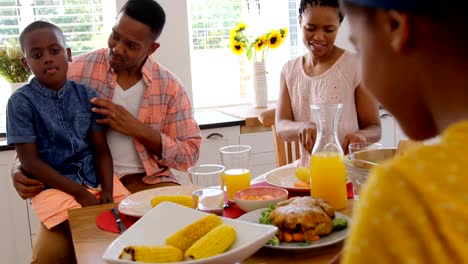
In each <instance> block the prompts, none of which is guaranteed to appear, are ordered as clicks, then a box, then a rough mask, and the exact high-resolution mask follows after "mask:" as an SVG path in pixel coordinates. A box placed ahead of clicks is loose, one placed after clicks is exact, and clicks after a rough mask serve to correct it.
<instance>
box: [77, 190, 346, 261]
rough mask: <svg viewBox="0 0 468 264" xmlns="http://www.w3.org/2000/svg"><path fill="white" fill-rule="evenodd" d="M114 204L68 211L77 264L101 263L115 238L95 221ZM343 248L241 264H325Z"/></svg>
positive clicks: (267, 252)
mask: <svg viewBox="0 0 468 264" xmlns="http://www.w3.org/2000/svg"><path fill="white" fill-rule="evenodd" d="M116 205H117V204H103V205H96V206H90V207H84V208H79V209H73V210H70V211H69V213H68V215H69V223H70V229H71V233H72V239H73V246H74V248H75V255H76V259H77V261H78V264H88V263H89V264H101V263H105V261H104V260H103V259H102V255H103V254H104V251H105V250H106V248H107V247H108V246H109V245H110V244H111V242H112V241H113V240H114V239H115V238H117V237H118V236H119V234H116V233H112V232H108V231H104V230H101V229H100V228H99V227H98V226H97V225H96V217H97V216H98V215H99V214H100V213H102V212H104V211H105V210H109V209H110V208H112V207H115V206H116ZM353 206H354V200H352V199H351V200H348V204H347V208H346V209H344V210H340V211H339V212H341V213H343V214H345V215H348V216H351V213H352V209H353ZM342 247H343V242H338V243H336V244H333V245H330V246H326V247H320V248H315V249H310V250H306V251H300V252H297V251H285V250H275V249H270V248H262V249H260V250H259V251H257V252H256V253H255V254H253V255H252V256H250V257H248V258H247V259H245V260H244V261H242V262H241V263H242V264H266V263H268V264H283V263H295V264H306V263H307V264H321V263H328V262H329V261H330V260H331V259H332V258H333V257H334V256H335V255H336V254H338V252H340V250H341V249H342Z"/></svg>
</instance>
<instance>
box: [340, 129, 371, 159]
mask: <svg viewBox="0 0 468 264" xmlns="http://www.w3.org/2000/svg"><path fill="white" fill-rule="evenodd" d="M351 143H364V144H365V143H367V138H366V135H364V133H362V132H361V131H356V132H354V133H351V134H348V135H346V136H345V138H344V140H343V145H342V147H343V152H344V153H345V154H347V153H348V146H349V144H351Z"/></svg>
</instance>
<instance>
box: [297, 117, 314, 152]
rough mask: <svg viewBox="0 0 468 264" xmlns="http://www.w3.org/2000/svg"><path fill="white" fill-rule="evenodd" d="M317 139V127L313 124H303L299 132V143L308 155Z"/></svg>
mask: <svg viewBox="0 0 468 264" xmlns="http://www.w3.org/2000/svg"><path fill="white" fill-rule="evenodd" d="M316 137H317V127H316V126H315V124H314V123H305V124H304V125H303V126H302V128H301V129H300V130H299V142H300V143H301V144H302V145H303V146H304V147H305V149H306V150H307V151H308V152H309V153H310V152H311V151H312V148H313V147H314V144H315V139H316Z"/></svg>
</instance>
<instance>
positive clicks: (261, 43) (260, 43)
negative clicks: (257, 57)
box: [255, 35, 267, 51]
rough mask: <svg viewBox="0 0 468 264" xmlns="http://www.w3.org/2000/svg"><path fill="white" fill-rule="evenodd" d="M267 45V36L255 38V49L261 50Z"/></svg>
mask: <svg viewBox="0 0 468 264" xmlns="http://www.w3.org/2000/svg"><path fill="white" fill-rule="evenodd" d="M266 45H267V37H266V36H265V35H261V36H260V37H258V38H257V39H256V40H255V51H261V50H262V49H263V48H265V46H266Z"/></svg>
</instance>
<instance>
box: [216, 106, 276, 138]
mask: <svg viewBox="0 0 468 264" xmlns="http://www.w3.org/2000/svg"><path fill="white" fill-rule="evenodd" d="M274 108H276V102H270V103H268V105H267V107H256V108H255V107H252V105H251V104H246V105H236V106H229V107H220V108H216V110H218V111H220V112H222V113H225V114H228V115H231V116H234V117H237V118H240V119H243V120H245V124H244V125H243V126H241V134H247V133H256V132H263V131H270V130H271V128H270V127H264V126H263V125H262V124H260V121H258V116H259V115H260V114H261V113H262V112H264V111H266V110H270V109H274Z"/></svg>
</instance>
